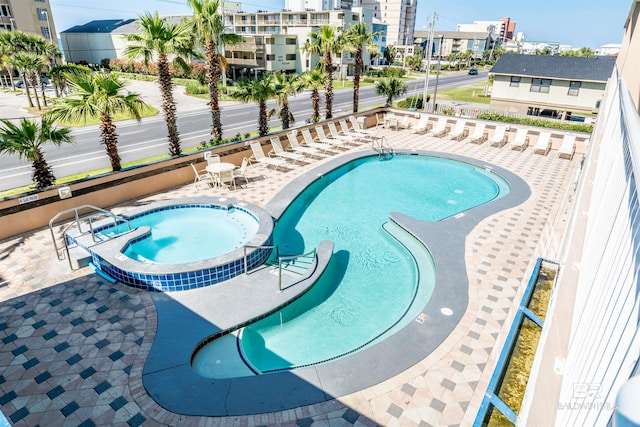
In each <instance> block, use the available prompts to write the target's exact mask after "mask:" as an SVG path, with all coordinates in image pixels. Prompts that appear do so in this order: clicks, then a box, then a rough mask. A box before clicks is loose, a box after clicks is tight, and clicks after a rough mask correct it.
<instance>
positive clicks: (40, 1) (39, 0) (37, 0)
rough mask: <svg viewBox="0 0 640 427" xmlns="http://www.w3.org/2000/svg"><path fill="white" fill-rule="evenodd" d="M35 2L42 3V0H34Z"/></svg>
mask: <svg viewBox="0 0 640 427" xmlns="http://www.w3.org/2000/svg"><path fill="white" fill-rule="evenodd" d="M36 3H44V0H36Z"/></svg>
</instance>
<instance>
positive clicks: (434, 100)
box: [431, 36, 444, 112]
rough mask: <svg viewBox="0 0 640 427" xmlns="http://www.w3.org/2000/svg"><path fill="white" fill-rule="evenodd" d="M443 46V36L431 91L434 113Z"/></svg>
mask: <svg viewBox="0 0 640 427" xmlns="http://www.w3.org/2000/svg"><path fill="white" fill-rule="evenodd" d="M443 44H444V36H440V46H439V47H440V52H439V53H438V70H437V71H436V87H435V89H434V90H433V108H431V111H434V112H435V111H436V95H437V94H438V80H439V79H440V62H441V61H442V45H443Z"/></svg>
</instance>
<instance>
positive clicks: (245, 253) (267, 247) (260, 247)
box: [242, 245, 279, 274]
mask: <svg viewBox="0 0 640 427" xmlns="http://www.w3.org/2000/svg"><path fill="white" fill-rule="evenodd" d="M247 248H249V249H275V250H276V257H278V258H279V256H278V246H275V245H258V246H256V245H244V246H243V247H242V250H243V255H244V274H249V269H248V266H247Z"/></svg>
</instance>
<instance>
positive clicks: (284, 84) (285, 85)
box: [270, 73, 304, 130]
mask: <svg viewBox="0 0 640 427" xmlns="http://www.w3.org/2000/svg"><path fill="white" fill-rule="evenodd" d="M273 79H274V81H273V83H274V86H273V94H274V96H275V98H276V102H277V104H278V107H280V110H279V111H278V113H277V114H278V116H279V117H280V120H281V121H282V129H283V130H284V129H289V125H290V123H291V122H292V121H294V118H293V114H291V110H290V109H289V96H291V95H295V94H297V93H299V92H302V89H304V86H303V85H302V82H301V81H300V78H299V77H298V75H297V74H286V73H276V74H274V75H273ZM273 111H274V110H272V112H273ZM270 115H271V114H270Z"/></svg>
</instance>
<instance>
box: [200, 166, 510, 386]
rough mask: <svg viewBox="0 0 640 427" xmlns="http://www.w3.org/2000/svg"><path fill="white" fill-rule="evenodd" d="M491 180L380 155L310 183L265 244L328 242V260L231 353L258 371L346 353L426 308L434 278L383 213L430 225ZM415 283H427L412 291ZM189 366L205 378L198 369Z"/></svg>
mask: <svg viewBox="0 0 640 427" xmlns="http://www.w3.org/2000/svg"><path fill="white" fill-rule="evenodd" d="M500 181H501V179H500V178H499V177H497V176H496V175H493V174H491V173H489V172H487V171H485V170H478V169H476V168H475V167H473V166H471V165H468V164H464V163H460V162H456V161H452V160H446V159H440V158H433V157H424V156H409V155H398V156H394V157H393V159H392V160H389V161H379V160H378V158H377V157H369V158H365V159H360V160H357V161H355V162H352V163H350V164H347V165H345V166H343V167H341V168H339V169H337V170H335V171H333V172H331V173H329V174H327V175H326V176H324V177H322V178H321V179H319V180H318V181H316V182H315V183H313V184H312V185H311V186H309V187H308V188H307V189H306V190H305V191H304V192H303V193H302V194H300V195H299V196H298V197H297V198H296V199H295V200H294V201H293V202H292V204H291V205H290V206H289V207H288V209H287V210H286V211H285V213H284V214H283V216H282V217H281V218H280V220H279V221H278V223H277V225H276V227H275V230H274V243H275V244H276V245H278V247H279V248H280V253H281V254H301V253H304V252H308V251H309V250H311V249H312V248H314V247H317V246H318V244H319V242H320V241H322V240H332V241H333V242H334V244H335V246H334V255H333V258H332V260H331V262H330V264H329V267H328V269H327V271H326V272H325V273H324V274H323V276H322V278H321V279H320V281H319V282H318V283H317V284H316V285H315V286H314V287H313V288H312V289H311V290H310V291H309V292H308V293H307V294H305V295H304V296H303V297H302V298H300V299H299V300H297V301H295V302H294V303H292V304H291V305H289V306H287V307H285V308H284V309H283V310H281V311H279V312H277V313H275V314H274V315H271V316H269V317H267V318H265V319H263V320H260V321H258V322H256V323H254V324H252V325H249V326H247V327H246V328H244V330H243V331H242V334H241V351H242V353H243V355H244V357H245V359H246V360H247V363H248V364H249V365H251V366H252V368H253V369H254V370H256V371H259V372H273V371H278V370H284V369H291V368H295V367H300V366H305V365H310V364H315V363H320V362H323V361H327V360H331V359H333V358H336V357H340V356H342V355H345V354H349V353H350V352H353V351H357V350H358V349H360V348H361V347H362V346H364V345H366V344H368V343H371V342H374V341H375V340H377V339H380V338H381V337H383V335H384V334H385V333H386V332H388V330H389V329H390V328H392V327H393V326H394V325H397V324H398V322H401V321H403V320H402V319H403V317H406V316H405V314H406V313H407V312H408V310H410V307H411V305H412V304H416V305H418V306H419V307H420V308H422V307H424V306H425V305H426V303H427V302H428V299H429V297H430V295H431V290H432V288H433V283H434V281H435V270H434V268H433V265H432V263H429V262H422V263H423V264H430V265H422V263H421V275H422V276H421V277H420V280H419V281H418V279H417V274H416V267H415V262H416V261H415V260H414V258H413V257H412V255H411V253H409V252H408V251H407V249H406V248H405V247H404V246H403V245H401V244H400V243H399V242H398V241H397V240H396V239H395V238H393V237H392V236H390V235H389V233H387V232H386V231H385V230H384V229H383V228H382V226H383V224H384V223H385V222H387V221H388V219H389V214H390V213H391V212H394V211H395V212H402V213H404V214H407V215H410V216H413V217H415V218H418V219H422V220H425V221H438V220H440V219H443V218H446V217H448V216H451V215H455V214H457V213H459V212H462V211H464V210H467V209H470V208H472V207H475V206H478V205H481V204H483V203H486V202H488V201H491V200H492V199H494V198H496V197H498V196H499V195H500V192H501V189H502V190H503V192H504V191H508V187H507V186H506V184H505V183H504V181H502V183H499V182H500ZM418 282H419V283H420V286H425V287H427V289H421V290H420V292H418V290H417V289H416V286H417V284H418ZM416 296H418V297H419V298H416ZM404 321H410V319H405V320H404ZM214 343H215V341H214V342H213V343H211V344H209V345H212V344H214ZM206 348H207V347H204V348H203V350H204V351H206ZM212 356H213V358H214V360H215V357H216V356H215V355H212ZM214 360H209V362H204V361H202V360H198V355H196V359H194V367H196V366H195V365H196V364H195V362H196V361H197V362H198V364H200V365H203V364H204V365H206V364H207V363H216V362H218V363H219V362H220V361H219V360H216V361H214ZM196 370H197V371H200V372H201V374H202V375H205V376H208V375H207V374H206V368H204V369H202V368H196ZM202 372H205V373H202Z"/></svg>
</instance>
